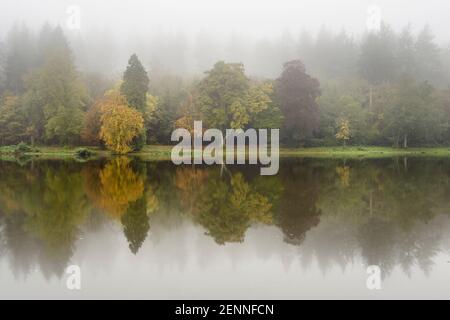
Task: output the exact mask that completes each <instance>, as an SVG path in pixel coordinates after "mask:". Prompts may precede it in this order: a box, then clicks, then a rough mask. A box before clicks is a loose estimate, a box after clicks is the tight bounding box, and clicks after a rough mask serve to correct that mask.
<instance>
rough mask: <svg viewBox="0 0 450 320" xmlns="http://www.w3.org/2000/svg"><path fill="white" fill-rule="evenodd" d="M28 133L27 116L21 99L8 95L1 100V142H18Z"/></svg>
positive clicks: (8, 143) (3, 143)
mask: <svg viewBox="0 0 450 320" xmlns="http://www.w3.org/2000/svg"><path fill="white" fill-rule="evenodd" d="M25 134H26V126H25V117H24V114H23V110H22V107H21V104H20V99H19V98H18V97H15V96H7V97H5V98H4V99H1V100H0V144H1V145H11V144H17V143H19V142H20V141H22V139H23V138H24V136H25Z"/></svg>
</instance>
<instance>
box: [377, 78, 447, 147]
mask: <svg viewBox="0 0 450 320" xmlns="http://www.w3.org/2000/svg"><path fill="white" fill-rule="evenodd" d="M438 123H439V113H438V108H437V106H436V101H435V97H434V89H433V87H432V86H431V85H429V84H428V83H422V84H416V83H415V82H414V80H412V79H410V78H404V79H402V80H401V82H400V83H399V85H398V86H397V87H396V90H395V94H394V97H393V100H392V101H391V102H390V103H389V104H388V105H387V107H386V111H385V124H386V128H385V130H386V134H388V135H390V136H391V137H393V138H394V143H395V144H396V145H399V144H400V141H401V142H402V145H403V147H404V148H407V147H408V146H409V142H410V140H413V141H414V142H416V143H424V142H427V141H428V142H432V141H433V140H434V139H435V138H436V135H438V134H439V132H438V131H439V130H440V129H441V128H439V126H438V125H437V124H438Z"/></svg>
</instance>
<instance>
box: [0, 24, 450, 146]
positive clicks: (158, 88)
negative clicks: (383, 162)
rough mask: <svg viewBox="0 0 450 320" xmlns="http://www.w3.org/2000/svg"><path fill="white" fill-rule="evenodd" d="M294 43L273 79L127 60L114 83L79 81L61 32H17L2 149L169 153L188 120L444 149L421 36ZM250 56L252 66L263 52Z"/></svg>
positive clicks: (433, 69) (324, 139)
mask: <svg viewBox="0 0 450 320" xmlns="http://www.w3.org/2000/svg"><path fill="white" fill-rule="evenodd" d="M299 39H300V40H299V41H293V40H292V38H291V37H286V39H284V41H280V42H279V46H277V50H281V51H283V52H284V53H285V54H286V55H285V58H286V60H284V61H283V62H284V63H283V64H282V61H278V60H279V58H280V57H282V56H281V55H280V56H277V57H278V58H277V59H274V58H273V57H274V56H273V55H272V56H267V59H266V60H265V61H266V62H267V63H266V64H270V63H272V67H273V68H274V70H276V69H278V68H279V67H280V64H282V65H283V67H282V69H281V70H280V72H279V75H278V76H277V77H274V78H275V79H267V78H259V77H258V78H255V77H250V76H249V75H248V74H246V72H245V69H244V65H243V64H242V63H225V62H222V61H219V62H216V63H215V64H214V65H212V66H210V67H209V68H210V70H209V71H207V72H206V73H205V74H204V75H203V76H201V77H196V76H186V75H175V74H174V73H171V72H161V68H160V65H159V66H158V65H157V66H152V65H150V69H149V70H150V72H148V73H147V71H146V69H145V68H144V64H143V63H141V61H140V60H139V58H141V57H142V56H141V55H140V56H139V58H138V56H137V55H135V54H133V55H132V56H131V58H130V59H129V61H128V66H127V68H126V70H125V71H124V72H123V74H122V77H121V78H119V77H115V76H111V75H108V74H102V73H93V72H80V71H79V66H78V65H79V64H80V63H79V59H78V60H77V59H75V57H74V54H73V52H72V49H71V46H69V44H68V40H67V39H66V37H65V35H64V33H63V31H62V30H61V29H60V28H58V27H56V28H54V27H51V26H49V25H45V26H44V27H43V28H42V30H41V31H40V32H39V34H37V35H36V34H34V33H32V32H30V31H29V30H28V29H27V28H26V26H23V25H22V26H20V25H17V26H15V27H14V28H13V29H12V30H11V31H10V33H9V36H8V37H7V39H6V42H4V43H3V44H2V43H0V144H1V145H11V144H17V143H19V142H21V141H25V142H28V143H30V144H33V145H34V144H38V145H43V144H52V145H68V144H70V145H104V146H106V147H108V148H110V149H112V150H114V151H116V152H119V153H126V152H129V151H131V150H138V149H140V148H142V146H143V145H145V144H146V143H152V144H169V143H170V135H171V132H172V131H173V130H174V129H175V128H179V127H184V128H187V129H190V130H192V125H193V121H194V120H203V122H204V126H205V127H210V128H219V129H222V130H224V129H226V128H243V129H245V128H249V127H251V128H281V139H282V143H283V144H284V145H287V146H295V147H298V146H331V145H340V144H353V145H387V146H392V145H393V146H403V147H408V146H410V145H414V146H424V145H447V144H448V142H449V141H450V89H449V87H448V85H449V83H450V81H449V74H450V73H448V72H446V70H447V68H448V65H450V63H449V61H450V58H449V57H450V54H448V50H445V49H444V48H441V47H439V46H438V45H437V44H436V42H435V41H434V39H433V35H432V32H431V30H430V29H429V28H427V27H426V28H424V29H423V30H422V31H421V32H420V33H419V34H417V35H415V34H413V33H412V31H411V28H410V27H408V28H405V29H404V30H403V31H402V32H401V33H399V34H397V33H395V32H394V31H392V29H390V28H389V27H388V26H387V25H383V26H382V28H381V30H380V31H379V32H377V33H370V34H366V35H365V36H364V37H363V38H362V39H361V40H360V41H355V40H354V39H352V38H351V37H349V36H348V35H347V34H345V33H344V32H342V33H340V34H337V35H335V34H332V33H329V32H327V31H326V30H322V31H321V32H320V33H319V34H318V36H317V37H316V38H315V39H314V38H312V37H311V36H309V35H308V34H306V33H304V34H302V35H301V36H300V37H299ZM272 48H273V47H272ZM260 49H261V50H260V51H258V52H256V51H255V52H254V57H255V60H258V61H259V60H261V59H263V60H264V57H265V56H266V55H267V54H268V52H269V51H271V50H268V49H267V48H266V49H267V50H265V49H264V48H263V47H261V48H260ZM78 51H79V48H78V49H77V48H75V52H78ZM207 52H208V51H207V49H206V48H205V52H203V53H202V54H207ZM233 52H235V53H238V52H239V50H237V49H236V50H233ZM199 54H200V52H199ZM299 58H300V59H299ZM92 59H93V60H96V59H98V57H95V56H94V57H92ZM145 60H147V59H145V58H144V61H145ZM244 60H245V59H244V58H243V59H242V60H241V61H244ZM276 61H277V62H276ZM286 61H287V62H286ZM123 64H125V63H123ZM261 68H263V67H261ZM264 68H266V67H264ZM252 69H254V65H253V66H252ZM152 70H154V71H152Z"/></svg>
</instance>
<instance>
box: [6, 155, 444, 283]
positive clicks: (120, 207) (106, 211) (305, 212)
mask: <svg viewBox="0 0 450 320" xmlns="http://www.w3.org/2000/svg"><path fill="white" fill-rule="evenodd" d="M0 177H1V179H0V260H1V259H2V258H3V259H5V258H6V259H7V261H8V262H9V264H10V270H11V272H12V273H13V274H14V275H15V276H16V277H26V276H27V275H28V274H29V273H30V272H31V271H32V270H34V269H35V268H36V267H38V268H39V269H40V270H41V272H42V274H43V275H44V276H45V277H46V278H48V279H49V278H51V277H52V276H57V277H61V276H62V275H63V273H64V269H65V267H66V266H67V265H68V264H69V262H70V260H71V258H72V256H73V255H74V253H75V252H76V251H77V248H78V245H79V243H80V239H87V240H88V239H89V238H90V235H92V234H96V233H97V232H100V231H99V230H102V228H104V226H108V225H111V224H112V225H115V226H118V227H119V228H120V229H121V230H122V232H123V237H125V238H126V241H127V242H128V247H129V251H130V252H131V253H132V254H134V255H137V256H138V255H140V254H141V253H140V249H141V247H142V245H143V244H144V243H145V242H146V241H152V240H149V239H148V238H149V235H151V234H152V232H153V231H152V230H153V229H154V228H155V227H156V228H157V229H159V232H161V229H163V230H165V231H164V232H166V233H167V234H169V235H170V233H171V232H174V231H175V230H177V228H182V225H183V223H185V222H186V221H189V223H192V224H194V225H196V226H199V227H201V228H202V230H204V233H205V234H206V235H207V237H209V238H210V239H211V240H213V241H214V242H215V246H216V248H217V250H219V248H220V247H221V246H224V245H227V244H228V245H229V244H236V245H242V244H243V243H245V241H246V236H247V235H248V232H249V229H251V228H255V227H257V226H260V227H261V226H266V227H267V228H268V229H267V230H273V229H276V230H279V231H280V232H281V233H282V235H283V239H284V242H285V243H286V244H288V245H290V246H292V247H293V248H298V249H299V250H298V251H297V252H298V253H297V255H298V256H297V258H298V259H300V261H301V264H302V265H303V266H305V267H307V266H310V265H312V264H313V261H314V260H315V261H317V263H318V267H319V268H320V270H322V271H323V272H327V270H330V269H331V268H333V266H336V265H338V266H340V267H341V268H342V269H344V270H345V268H346V267H347V266H349V265H351V264H352V263H353V262H354V261H355V259H356V258H358V257H361V259H362V260H363V261H364V263H365V264H367V265H373V264H376V265H379V266H380V267H381V268H382V269H383V271H384V274H383V275H384V276H385V277H388V276H389V274H390V272H391V271H392V270H394V268H396V267H400V268H401V269H402V270H403V272H404V273H405V274H407V275H409V274H410V272H411V268H412V267H414V266H418V267H419V268H420V269H421V270H423V272H425V273H426V274H430V273H431V272H432V271H433V264H434V262H433V258H434V257H435V256H437V255H438V254H440V253H446V252H448V250H449V246H448V239H449V237H450V223H449V220H450V219H449V215H448V213H449V209H450V208H449V201H448V199H449V195H450V179H449V178H450V161H449V160H444V159H409V160H408V161H403V160H402V159H384V160H370V161H369V160H366V161H344V160H317V159H316V160H312V159H309V160H308V159H285V160H283V161H282V163H281V168H280V172H279V174H278V175H277V176H270V177H268V176H266V177H263V176H260V175H259V171H258V168H254V167H228V168H226V170H224V171H223V170H221V168H220V167H204V166H184V167H176V166H173V165H172V164H170V163H167V162H151V163H150V162H143V161H139V160H138V159H131V158H126V157H117V158H114V159H110V160H101V161H93V162H88V163H77V162H74V161H30V162H27V163H25V164H17V163H13V162H4V161H3V162H0ZM114 230H115V229H114ZM264 230H265V229H264ZM271 237H273V233H271V232H269V231H267V237H266V238H265V239H264V243H265V245H264V246H265V247H264V250H263V251H267V252H266V253H264V254H266V255H275V256H277V255H279V256H280V257H282V256H283V254H284V253H283V252H277V250H280V251H281V250H282V249H280V248H279V247H277V246H275V245H273V246H271V245H270V242H271V241H272V238H271ZM275 241H276V239H273V241H272V242H275ZM83 245H84V246H89V245H92V246H94V245H95V244H94V243H91V242H89V240H88V242H84V244H83ZM154 246H156V247H157V246H158V244H157V241H156V242H155V244H154ZM110 250H114V248H110ZM258 250H259V249H258ZM283 250H284V249H283ZM184 254H186V253H184ZM291 258H292V257H291ZM297 258H296V259H297ZM243 259H245V258H243ZM283 259H284V258H283Z"/></svg>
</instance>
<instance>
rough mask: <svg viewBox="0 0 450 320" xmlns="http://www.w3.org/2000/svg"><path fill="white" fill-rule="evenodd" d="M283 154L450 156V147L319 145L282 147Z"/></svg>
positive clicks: (382, 156) (356, 156)
mask: <svg viewBox="0 0 450 320" xmlns="http://www.w3.org/2000/svg"><path fill="white" fill-rule="evenodd" d="M280 155H281V156H293V157H311V158H323V157H325V158H384V157H401V156H409V157H450V148H444V147H440V148H408V149H400V148H389V147H326V148H325V147H318V148H298V149H288V148H282V149H280Z"/></svg>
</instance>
